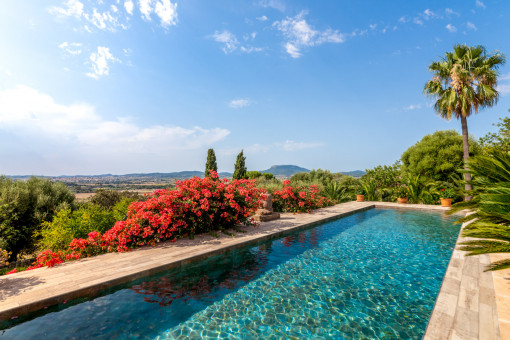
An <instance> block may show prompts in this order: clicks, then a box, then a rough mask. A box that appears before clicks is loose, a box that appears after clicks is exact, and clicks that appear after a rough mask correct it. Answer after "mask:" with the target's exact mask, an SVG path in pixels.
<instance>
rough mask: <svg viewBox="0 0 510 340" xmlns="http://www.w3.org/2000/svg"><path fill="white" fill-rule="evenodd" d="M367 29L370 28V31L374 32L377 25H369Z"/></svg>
mask: <svg viewBox="0 0 510 340" xmlns="http://www.w3.org/2000/svg"><path fill="white" fill-rule="evenodd" d="M368 27H370V29H371V30H375V29H376V28H377V24H371V25H368Z"/></svg>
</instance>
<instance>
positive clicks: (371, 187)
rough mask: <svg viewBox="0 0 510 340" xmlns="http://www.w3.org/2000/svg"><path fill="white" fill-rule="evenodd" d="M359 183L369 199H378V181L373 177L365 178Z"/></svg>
mask: <svg viewBox="0 0 510 340" xmlns="http://www.w3.org/2000/svg"><path fill="white" fill-rule="evenodd" d="M359 184H360V186H361V188H362V189H363V191H364V192H365V199H366V200H367V201H377V199H378V196H379V192H378V190H377V183H376V181H375V179H374V178H373V177H368V178H363V179H361V180H360V181H359Z"/></svg>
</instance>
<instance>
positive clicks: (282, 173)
mask: <svg viewBox="0 0 510 340" xmlns="http://www.w3.org/2000/svg"><path fill="white" fill-rule="evenodd" d="M261 172H262V173H265V174H273V175H274V176H277V177H290V176H292V175H294V174H295V173H296V172H310V170H308V169H305V168H302V167H300V166H297V165H273V166H271V167H270V168H269V169H267V170H262V171H261Z"/></svg>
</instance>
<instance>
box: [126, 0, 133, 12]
mask: <svg viewBox="0 0 510 340" xmlns="http://www.w3.org/2000/svg"><path fill="white" fill-rule="evenodd" d="M134 7H135V5H134V4H133V1H131V0H127V1H125V2H124V8H125V9H126V12H127V13H128V14H129V15H133V9H134Z"/></svg>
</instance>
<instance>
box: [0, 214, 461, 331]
mask: <svg viewBox="0 0 510 340" xmlns="http://www.w3.org/2000/svg"><path fill="white" fill-rule="evenodd" d="M454 219H455V218H452V217H448V216H445V215H443V214H441V213H437V212H428V211H427V212H424V211H408V210H406V211H402V210H392V209H372V210H368V211H364V212H361V213H357V214H354V215H351V216H347V217H344V218H341V219H338V220H335V221H332V222H328V223H325V224H322V225H319V226H317V227H314V228H313V229H308V230H305V231H301V232H296V233H293V234H289V235H288V236H286V237H284V238H281V239H276V240H271V241H266V242H263V243H260V244H257V245H255V246H254V245H251V246H249V247H245V248H241V249H237V250H234V251H231V252H227V253H225V254H222V255H216V256H212V257H210V258H208V259H207V260H204V261H200V262H198V263H194V264H191V265H188V266H184V267H181V268H177V269H174V270H170V271H167V272H164V273H160V274H158V275H155V276H151V277H146V278H143V279H140V280H138V281H134V282H131V283H129V284H125V285H123V286H119V287H115V288H113V289H110V290H108V291H105V292H103V293H102V294H101V295H100V296H96V297H93V298H88V299H80V300H74V301H68V302H67V303H66V304H62V305H59V306H55V307H50V308H48V309H46V310H44V311H41V312H39V313H34V314H31V315H25V316H21V317H20V318H18V319H16V320H12V321H9V322H4V323H3V324H1V325H0V326H1V329H3V330H2V331H0V337H4V338H14V339H35V338H39V339H43V338H44V339H59V338H62V339H72V338H75V339H84V338H92V337H93V338H99V339H100V338H103V339H112V338H121V339H133V338H147V339H149V338H159V339H166V338H169V339H175V338H190V337H191V338H217V337H218V336H219V337H221V338H227V337H229V338H243V339H252V338H268V337H269V338H271V336H272V337H274V338H281V337H288V338H301V339H310V338H321V337H323V338H337V339H338V338H339V339H342V338H346V339H349V338H357V339H358V338H370V339H383V338H384V339H391V338H399V339H405V338H412V339H419V338H421V337H422V336H423V334H424V332H425V328H426V326H427V322H428V319H429V317H430V313H431V312H432V308H433V306H434V302H435V299H436V296H437V294H438V292H439V288H440V286H441V282H442V279H443V276H444V273H445V271H446V268H447V265H448V261H449V259H450V256H451V253H452V247H453V246H454V245H455V241H456V238H457V235H458V232H459V229H460V226H459V225H454V224H453V221H454Z"/></svg>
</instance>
